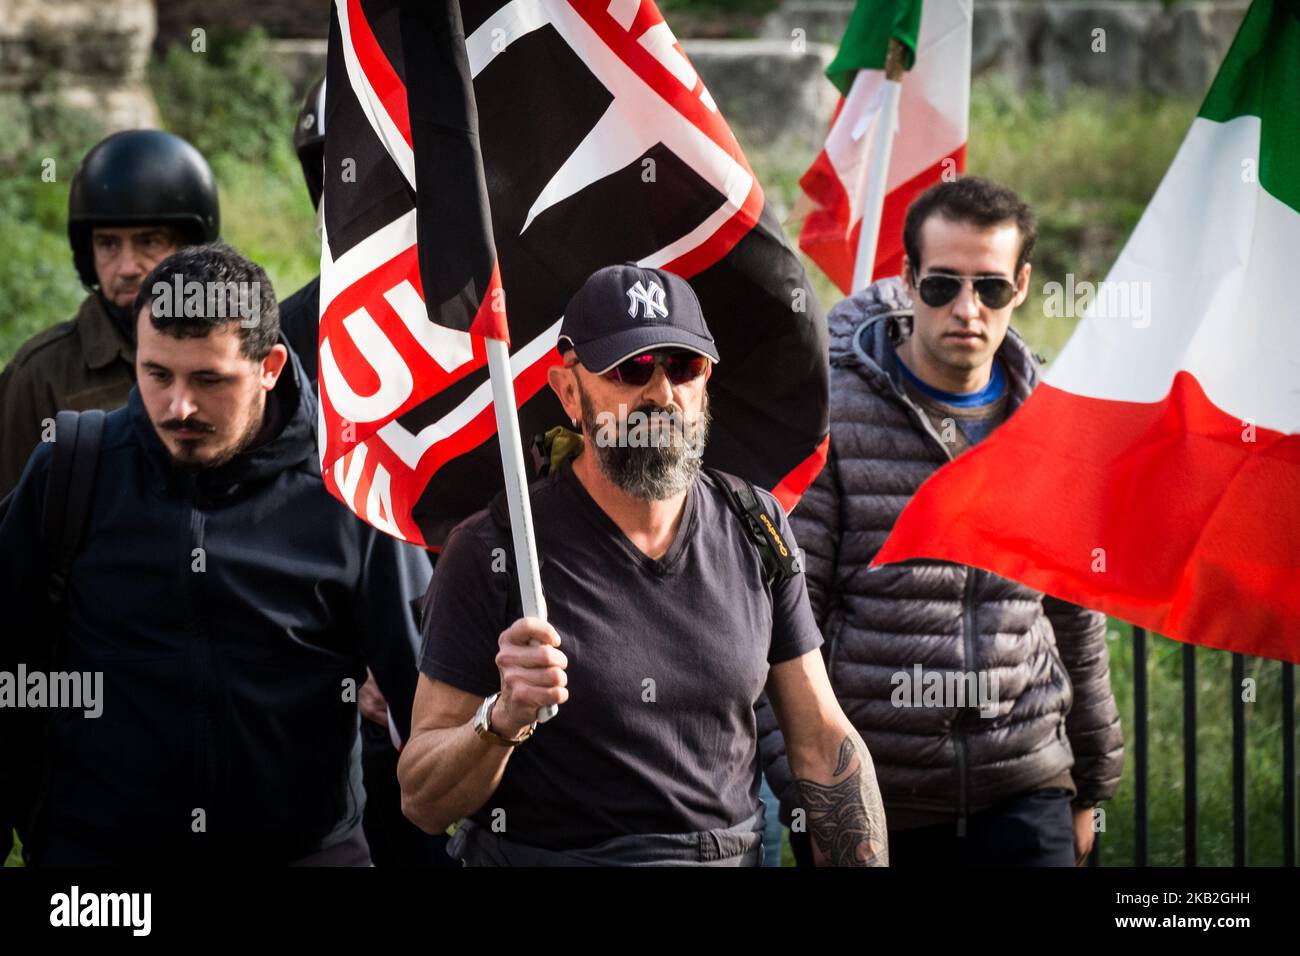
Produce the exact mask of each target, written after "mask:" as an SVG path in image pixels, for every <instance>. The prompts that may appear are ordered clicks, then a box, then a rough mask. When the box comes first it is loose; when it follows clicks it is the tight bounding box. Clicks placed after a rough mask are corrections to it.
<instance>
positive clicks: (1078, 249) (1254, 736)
mask: <svg viewBox="0 0 1300 956" xmlns="http://www.w3.org/2000/svg"><path fill="white" fill-rule="evenodd" d="M741 2H743V3H744V4H745V9H746V10H749V9H750V8H753V9H754V10H757V11H759V12H761V8H762V7H764V6H766V5H768V4H769V0H741ZM662 5H663V7H664V8H665V9H668V10H672V9H675V8H683V7H689V8H691V9H693V10H699V11H701V12H705V11H708V10H712V9H716V8H718V7H721V6H728V7H731V6H732V5H731V4H723V3H721V2H714V0H665V2H664V3H663V4H662ZM269 62H270V58H269V55H268V54H267V51H266V46H265V40H264V38H263V37H261V36H260V35H258V34H248V35H242V36H233V37H225V38H222V37H214V38H210V40H209V44H208V52H207V53H206V54H194V53H191V52H190V51H188V50H186V49H179V50H173V51H172V52H171V53H170V54H169V55H168V56H167V57H165V58H164V59H163V60H161V61H160V62H158V63H157V64H155V66H154V68H153V70H152V71H151V73H150V77H151V80H152V82H153V84H154V87H155V90H156V91H157V94H158V100H159V104H160V106H161V107H162V110H163V118H164V121H165V123H166V125H167V126H168V127H169V128H171V129H172V130H174V131H175V132H178V133H180V134H182V135H184V136H186V137H187V138H189V139H190V140H191V141H193V142H194V143H195V144H196V145H198V146H199V147H200V148H201V149H203V150H204V151H205V152H206V153H207V155H208V157H209V160H210V161H211V162H212V164H213V168H214V170H215V171H216V174H217V179H218V183H219V185H220V189H221V202H222V221H223V233H224V235H225V237H226V238H227V240H228V241H230V242H231V243H232V244H234V245H235V246H237V247H239V248H240V249H242V250H243V251H244V252H245V253H247V254H248V255H250V256H251V257H252V258H254V259H256V260H257V261H258V262H260V263H262V264H263V265H264V266H265V267H266V269H267V271H268V273H269V274H270V276H271V279H272V281H273V282H274V283H275V286H276V289H277V291H278V292H279V293H280V294H281V295H287V294H289V293H290V292H292V291H293V290H294V289H296V288H297V287H298V286H299V285H301V284H302V283H303V282H304V281H306V280H307V279H308V278H309V277H310V276H311V275H313V274H315V272H316V270H317V263H318V259H319V249H318V243H317V241H316V239H315V236H314V234H313V229H312V224H313V216H312V209H311V203H310V201H309V199H308V197H307V191H306V189H305V188H304V186H303V183H302V176H301V172H300V170H299V168H298V165H297V161H296V158H295V157H294V156H293V153H292V149H291V147H290V135H291V130H292V123H293V119H294V115H295V107H296V104H295V103H293V102H292V99H291V95H290V93H289V90H288V86H287V84H285V83H284V81H283V80H282V79H281V78H280V77H279V76H278V75H277V74H275V73H274V71H273V70H271V69H270V68H269V67H268V66H267V64H268V63H269ZM1195 109H1196V104H1195V103H1194V102H1191V101H1181V100H1174V99H1155V98H1149V97H1134V98H1121V97H1116V96H1113V95H1110V94H1105V93H1098V92H1090V91H1075V92H1072V93H1070V94H1068V95H1066V96H1065V97H1063V98H1059V99H1053V98H1051V97H1048V96H1047V95H1046V94H1042V93H1033V92H1031V93H1018V92H1015V91H1014V90H1013V89H1011V88H1010V87H1009V86H1007V85H1006V84H1005V83H1002V82H1001V81H999V80H996V79H981V80H979V81H978V82H976V83H975V86H974V90H973V94H972V102H971V135H970V144H969V169H970V171H971V172H977V173H981V174H985V175H989V176H992V177H994V178H997V179H1000V180H1003V181H1005V182H1008V183H1010V184H1012V185H1013V186H1014V187H1015V188H1016V189H1017V190H1018V191H1020V192H1021V194H1022V195H1023V196H1024V197H1025V198H1026V199H1027V200H1029V201H1030V202H1031V203H1032V204H1033V205H1034V207H1035V208H1036V210H1037V212H1038V216H1039V220H1040V229H1041V237H1040V240H1039V246H1038V251H1037V254H1036V255H1035V257H1034V280H1033V283H1032V287H1033V294H1032V296H1031V298H1030V300H1029V302H1027V303H1026V304H1025V305H1024V306H1023V307H1022V308H1021V309H1020V310H1019V313H1018V315H1017V318H1016V324H1017V326H1018V327H1019V328H1020V329H1021V330H1022V332H1024V334H1025V335H1026V336H1027V338H1028V339H1029V341H1030V343H1031V344H1032V345H1033V346H1034V347H1035V349H1037V350H1038V351H1039V352H1041V353H1042V354H1044V355H1045V356H1047V357H1049V358H1050V357H1051V356H1054V355H1055V354H1056V353H1057V352H1058V351H1059V349H1060V347H1061V345H1063V344H1064V342H1065V340H1066V339H1067V338H1068V336H1069V333H1070V331H1071V329H1072V328H1073V323H1074V320H1073V319H1071V318H1048V317H1046V316H1045V315H1044V314H1043V307H1042V298H1043V296H1042V287H1043V284H1044V283H1045V282H1047V281H1051V280H1056V281H1063V280H1064V277H1065V275H1066V273H1074V275H1075V276H1076V277H1077V279H1079V280H1083V279H1089V280H1094V281H1095V280H1098V279H1101V278H1104V276H1105V273H1106V270H1107V269H1108V268H1109V266H1110V264H1111V262H1112V261H1113V260H1114V258H1115V256H1116V255H1117V254H1118V252H1119V249H1120V247H1121V245H1122V243H1123V242H1124V240H1125V239H1126V238H1127V236H1128V234H1129V232H1130V231H1131V230H1132V228H1133V226H1134V224H1135V223H1136V222H1137V220H1138V218H1139V216H1140V215H1141V213H1142V210H1143V209H1144V208H1145V206H1146V203H1147V202H1148V200H1149V199H1150V197H1151V195H1152V193H1153V192H1154V191H1155V188H1156V186H1157V184H1158V183H1159V181H1160V178H1161V176H1162V175H1163V173H1164V171H1165V169H1166V168H1167V167H1168V165H1169V163H1170V161H1171V160H1172V158H1173V155H1174V153H1175V151H1176V149H1177V147H1178V144H1179V143H1180V142H1181V140H1182V137H1183V136H1184V134H1185V132H1186V130H1187V127H1188V125H1189V124H1190V122H1191V119H1192V116H1193V115H1194V113H1195ZM101 134H102V131H101V130H100V129H99V127H98V125H97V124H96V122H95V121H94V119H93V118H91V117H87V116H85V115H84V114H80V113H77V112H76V111H72V110H68V109H64V108H59V107H54V106H48V105H47V106H44V107H42V108H40V109H33V108H31V107H29V106H25V105H19V104H15V103H13V102H10V101H9V100H8V99H3V100H0V182H3V184H4V186H3V190H0V219H2V220H3V222H4V223H5V227H4V229H3V230H0V302H3V303H4V306H3V309H0V362H7V361H8V360H9V358H10V357H11V356H12V354H13V352H14V351H15V350H16V349H17V348H18V346H19V345H20V344H21V343H22V342H23V341H25V340H26V339H27V338H28V337H29V336H31V335H32V334H33V333H34V332H36V331H38V330H39V329H41V328H44V327H46V326H48V325H50V324H51V323H54V322H57V321H61V320H63V319H66V318H69V317H70V316H71V315H72V313H73V311H74V309H75V307H76V304H77V302H78V301H79V300H80V299H81V297H82V295H83V294H84V293H83V291H82V290H81V289H80V287H79V286H78V284H77V281H76V277H75V274H74V272H73V268H72V259H71V255H70V253H69V250H68V246H67V238H66V232H65V221H64V219H65V215H66V210H67V190H68V181H69V179H70V178H71V174H72V171H73V169H75V167H76V164H77V162H78V161H79V160H80V158H81V156H82V155H84V153H85V151H86V150H87V149H88V148H89V147H90V146H91V145H93V143H94V142H95V141H96V140H97V139H98V138H99V137H100V135H101ZM751 159H753V161H754V164H755V167H756V169H757V170H758V172H759V176H760V178H761V179H762V181H763V183H764V186H765V188H766V189H767V191H768V194H769V196H770V197H771V198H772V199H773V201H774V203H775V205H776V207H777V208H778V209H790V208H791V207H792V206H793V204H794V201H795V198H796V197H797V195H798V179H799V176H800V175H801V174H802V172H803V170H804V169H805V168H806V167H807V165H808V163H809V162H810V161H811V159H812V156H811V155H804V156H782V157H773V156H760V155H758V154H757V152H755V153H754V154H753V155H752V156H751ZM47 161H52V163H53V165H52V166H51V165H50V163H49V162H47ZM47 170H53V181H46V180H47V179H49V174H48V173H47V175H46V177H45V178H44V179H43V178H42V173H43V172H46V171H47ZM809 272H810V275H811V276H812V279H813V282H814V284H815V286H816V288H817V291H818V293H819V294H820V295H821V296H822V299H823V301H824V303H825V304H826V305H828V306H829V305H831V304H832V303H834V302H835V301H836V300H837V299H838V298H839V295H838V293H837V292H835V291H834V289H833V288H832V286H831V284H830V283H829V282H828V281H827V280H826V279H825V277H824V276H822V275H821V273H820V272H819V271H818V270H816V268H815V267H811V266H810V267H809ZM1112 623H1113V630H1114V639H1113V640H1112V642H1111V662H1112V683H1113V686H1114V688H1115V693H1116V696H1117V698H1118V701H1119V705H1120V710H1121V714H1122V716H1123V720H1124V729H1125V736H1126V743H1127V746H1128V752H1127V757H1126V765H1125V773H1124V778H1123V782H1122V783H1121V786H1120V790H1119V793H1118V795H1117V796H1116V798H1115V799H1114V800H1112V801H1111V802H1110V803H1109V804H1108V805H1107V807H1106V811H1107V815H1106V832H1105V834H1104V837H1103V840H1104V851H1103V853H1104V858H1105V860H1106V862H1107V863H1110V864H1125V863H1129V862H1131V860H1132V859H1133V837H1134V832H1133V784H1134V764H1133V749H1132V748H1133V731H1134V723H1133V710H1132V699H1133V698H1132V677H1133V672H1132V668H1133V664H1132V643H1131V629H1130V628H1129V627H1128V626H1127V625H1123V624H1120V623H1118V622H1112ZM1179 647H1180V645H1177V644H1175V643H1173V642H1170V641H1167V640H1164V639H1162V638H1155V639H1153V640H1152V643H1151V646H1150V650H1149V665H1148V666H1149V678H1150V685H1149V700H1150V756H1151V776H1150V781H1149V788H1148V793H1149V797H1150V803H1149V814H1150V816H1149V819H1150V834H1151V862H1152V863H1153V864H1156V865H1180V864H1181V863H1182V800H1183V794H1182V704H1181V686H1182V684H1181V661H1180V654H1179ZM1198 661H1199V670H1198V675H1197V688H1198V695H1199V701H1198V720H1199V728H1200V735H1199V741H1198V754H1199V761H1200V768H1199V769H1200V774H1199V779H1200V814H1201V817H1200V831H1199V836H1200V849H1201V852H1200V863H1201V864H1203V865H1207V864H1220V865H1222V864H1228V863H1231V852H1232V851H1231V838H1232V830H1231V821H1232V816H1231V809H1232V808H1231V795H1232V790H1231V756H1230V755H1231V750H1230V736H1231V710H1230V699H1231V698H1230V694H1232V693H1235V692H1239V690H1238V689H1236V688H1233V687H1231V686H1230V680H1231V674H1230V658H1229V656H1228V655H1227V654H1223V653H1217V652H1209V651H1202V652H1199V653H1198ZM1279 670H1280V668H1279V665H1277V664H1276V663H1274V662H1271V661H1251V662H1250V664H1249V666H1248V671H1247V673H1248V676H1251V677H1253V678H1255V680H1256V681H1257V694H1258V699H1257V701H1256V702H1255V703H1251V704H1248V705H1247V708H1246V709H1247V711H1248V717H1247V727H1248V748H1247V754H1248V767H1247V769H1248V809H1249V814H1250V818H1251V825H1250V828H1249V842H1250V850H1249V852H1250V861H1251V862H1252V863H1257V864H1269V863H1273V864H1276V863H1279V862H1280V861H1281V849H1280V842H1281V841H1280V839H1279V836H1278V834H1279V832H1280V831H1279V826H1280V824H1279V820H1280V815H1281V798H1282V788H1281V756H1280V753H1281V746H1280V739H1279V738H1280V726H1279V724H1280V698H1281V688H1280V680H1279ZM787 854H788V850H787ZM787 858H788V856H787Z"/></svg>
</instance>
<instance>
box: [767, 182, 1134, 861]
mask: <svg viewBox="0 0 1300 956" xmlns="http://www.w3.org/2000/svg"><path fill="white" fill-rule="evenodd" d="M1035 234H1036V229H1035V224H1034V218H1033V215H1032V213H1031V211H1030V210H1029V207H1028V206H1026V205H1025V203H1024V202H1022V201H1021V200H1020V198H1019V197H1017V196H1016V195H1015V193H1014V192H1012V191H1011V190H1010V189H1007V188H1006V187H1004V186H1001V185H999V184H997V183H993V182H991V181H989V180H987V179H982V178H980V177H975V176H967V177H965V178H962V179H959V180H957V181H955V182H945V183H940V184H938V185H936V186H934V187H932V188H931V189H929V190H928V191H926V192H925V193H923V194H922V195H921V196H920V197H918V198H917V199H916V201H915V202H914V203H913V204H912V206H911V207H910V208H909V210H908V213H907V216H906V220H905V223H904V232H903V246H904V250H905V253H906V258H905V260H904V263H903V275H902V277H901V279H900V278H889V279H882V280H880V281H878V282H876V283H874V284H873V285H871V286H868V287H867V288H866V289H864V290H862V291H860V292H857V293H855V294H854V295H853V296H852V297H851V298H849V299H847V300H845V301H843V302H841V303H840V304H839V305H837V306H836V307H835V308H834V309H832V311H831V313H830V316H829V319H828V321H829V325H830V330H829V331H830V338H831V366H832V368H831V447H830V456H829V460H828V462H827V466H826V468H825V469H824V470H823V471H822V473H821V474H820V475H819V476H818V478H817V480H816V481H815V482H814V484H813V486H812V487H811V488H810V489H809V490H808V492H807V493H806V494H805V495H804V497H803V500H802V501H801V502H800V505H799V509H798V510H797V511H796V512H795V513H794V515H793V516H792V519H791V524H792V525H793V527H794V530H795V533H796V534H797V535H798V538H799V540H800V541H801V542H802V543H803V545H804V547H805V549H806V575H805V576H806V577H807V579H808V591H809V597H810V600H811V603H812V607H813V612H814V614H815V615H816V617H817V621H818V624H819V625H820V626H821V627H822V628H823V632H824V633H825V634H826V637H827V648H826V651H827V659H828V671H829V673H830V679H831V683H832V685H833V686H834V687H835V691H836V695H837V696H838V698H839V700H840V703H841V705H842V706H843V707H844V709H845V711H846V712H848V713H850V714H852V715H853V722H854V725H855V726H856V727H857V729H858V731H859V732H860V733H861V734H862V737H863V739H864V740H865V741H866V742H867V744H868V745H869V746H870V747H871V750H872V753H873V754H874V755H875V756H876V757H877V759H878V760H879V779H880V785H881V791H882V793H883V795H884V802H885V810H886V814H887V816H888V820H889V828H890V829H889V840H890V862H891V865H894V866H903V867H930V868H935V867H961V866H972V865H974V866H1070V865H1073V864H1075V863H1077V862H1080V861H1082V860H1083V859H1084V858H1085V857H1086V855H1087V854H1088V852H1089V850H1090V848H1091V845H1092V841H1093V809H1092V808H1093V806H1094V805H1095V804H1097V803H1098V802H1100V801H1102V800H1105V799H1108V798H1109V797H1111V796H1112V795H1113V794H1114V792H1115V789H1116V787H1117V785H1118V783H1119V776H1120V770H1121V767H1122V764H1123V734H1122V733H1121V728H1120V724H1119V713H1118V710H1117V708H1116V706H1115V699H1114V695H1113V694H1112V692H1111V688H1110V677H1109V664H1108V656H1107V649H1106V640H1105V634H1106V620H1105V618H1104V617H1103V616H1102V615H1100V614H1097V613H1095V612H1092V611H1087V610H1084V609H1082V608H1079V607H1076V606H1074V605H1070V604H1067V603H1065V602H1063V601H1059V600H1056V599H1054V598H1051V597H1048V596H1045V595H1043V594H1041V593H1039V592H1037V591H1034V590H1032V589H1030V588H1027V587H1024V586H1023V585H1020V584H1018V583H1016V582H1014V581H1010V580H1007V579H1005V578H1001V577H998V576H996V575H993V574H990V573H988V572H986V571H981V570H979V569H977V568H970V567H963V566H960V565H954V564H948V563H946V562H938V561H913V562H904V563H902V564H893V565H886V566H884V567H881V568H871V567H870V564H871V561H872V558H873V557H874V556H875V554H876V552H877V551H878V550H879V549H880V547H881V545H883V544H884V542H885V538H886V537H887V536H888V534H889V530H890V528H891V527H892V526H893V524H894V522H895V521H896V520H897V518H898V515H899V514H900V513H901V512H902V510H903V507H904V506H905V505H906V504H907V501H908V499H909V498H910V497H911V495H912V494H913V493H914V492H915V491H916V489H917V488H918V487H919V486H920V485H921V483H922V482H923V481H924V480H925V479H926V478H927V477H928V476H929V475H930V474H931V473H932V472H934V471H935V470H936V469H937V468H939V467H941V466H942V465H943V464H944V463H945V462H947V461H949V460H950V459H951V458H953V457H955V456H957V455H959V454H961V453H962V452H964V451H966V450H967V449H969V448H970V447H971V446H972V445H975V444H977V443H978V442H980V441H981V440H982V439H983V438H985V437H986V436H987V435H988V434H989V433H990V432H992V431H993V429H995V428H997V427H998V426H999V425H1000V424H1002V423H1003V422H1004V421H1005V420H1006V418H1007V417H1008V416H1009V415H1010V414H1012V412H1013V411H1014V410H1015V408H1016V407H1017V406H1019V405H1020V403H1021V402H1023V401H1024V400H1025V398H1026V397H1028V395H1029V393H1030V391H1031V390H1032V389H1033V388H1034V386H1035V384H1036V383H1037V378H1038V371H1037V361H1036V360H1035V358H1034V356H1033V355H1032V353H1031V352H1030V351H1029V349H1028V347H1027V346H1026V345H1025V343H1024V341H1023V340H1022V339H1021V338H1020V337H1019V335H1018V334H1017V333H1016V332H1015V331H1014V330H1012V329H1011V328H1010V322H1011V313H1012V311H1013V310H1014V309H1015V308H1016V306H1018V305H1020V304H1021V303H1022V302H1023V301H1024V299H1025V296H1026V293H1027V291H1028V288H1029V276H1030V264H1029V257H1030V255H1031V253H1032V251H1033V246H1034V239H1035ZM1061 506H1062V507H1069V506H1070V505H1069V501H1068V498H1063V499H1062V503H1061ZM759 716H760V723H761V725H762V727H763V736H762V748H763V758H764V765H765V769H766V771H767V774H768V779H769V780H770V781H771V783H772V787H773V790H774V791H775V792H776V793H777V794H778V795H779V796H780V797H781V800H782V816H783V819H787V820H788V819H789V818H790V816H791V813H792V808H793V807H794V806H795V805H797V803H798V799H799V797H798V794H797V792H796V791H795V788H794V787H793V786H791V785H790V783H789V782H788V773H787V772H786V771H785V769H784V762H783V761H784V755H785V747H784V746H783V742H782V740H781V734H780V732H779V731H778V730H777V728H776V726H775V722H774V721H773V719H772V715H771V714H770V713H769V712H767V711H765V710H760V714H759ZM790 841H791V845H792V847H793V849H794V850H795V855H796V857H797V858H799V859H800V862H801V863H802V862H804V861H806V860H807V859H808V853H807V840H806V838H805V837H804V835H803V834H801V833H799V832H797V831H792V832H791V837H790Z"/></svg>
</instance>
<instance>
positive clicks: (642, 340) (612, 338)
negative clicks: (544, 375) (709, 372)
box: [573, 325, 722, 375]
mask: <svg viewBox="0 0 1300 956" xmlns="http://www.w3.org/2000/svg"><path fill="white" fill-rule="evenodd" d="M573 348H574V351H575V352H577V353H578V361H579V362H581V363H582V364H583V365H584V366H585V367H586V368H587V369H588V371H591V372H594V373H595V374H597V375H603V374H604V373H605V372H608V371H609V370H610V369H612V368H613V367H614V366H615V365H617V364H618V363H619V362H622V361H624V360H625V359H630V358H631V357H632V356H633V355H639V354H640V353H642V352H644V351H646V350H648V349H674V348H676V349H687V350H689V351H691V352H698V353H699V354H700V355H703V356H704V357H705V358H707V359H709V360H710V361H712V362H713V363H714V364H715V365H716V364H718V363H719V362H721V361H722V359H721V358H720V357H719V356H718V348H717V346H716V345H715V344H714V343H713V340H712V339H706V338H705V337H704V336H702V335H696V334H695V333H693V332H688V331H686V330H685V329H678V328H674V327H673V326H671V325H650V326H643V327H641V328H638V329H624V330H621V331H618V332H615V333H613V334H612V335H606V336H603V337H601V338H598V339H592V340H591V341H589V342H583V343H582V344H581V345H579V344H578V343H576V342H575V343H574V345H573Z"/></svg>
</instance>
